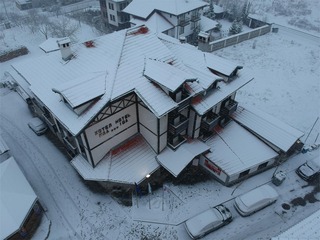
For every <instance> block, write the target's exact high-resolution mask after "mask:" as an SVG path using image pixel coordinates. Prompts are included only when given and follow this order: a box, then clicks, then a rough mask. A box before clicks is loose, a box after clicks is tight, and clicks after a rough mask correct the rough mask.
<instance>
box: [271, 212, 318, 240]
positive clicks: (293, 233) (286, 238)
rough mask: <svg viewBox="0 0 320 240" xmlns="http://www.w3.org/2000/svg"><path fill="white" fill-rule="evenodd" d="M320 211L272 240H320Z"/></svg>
mask: <svg viewBox="0 0 320 240" xmlns="http://www.w3.org/2000/svg"><path fill="white" fill-rule="evenodd" d="M319 222H320V210H318V211H316V212H315V213H313V214H311V215H310V216H309V217H307V218H305V219H304V220H302V221H301V222H299V223H297V224H296V225H294V226H292V227H291V228H289V229H288V230H287V231H285V232H283V233H281V234H280V235H279V236H277V237H273V238H272V240H317V239H320V231H319Z"/></svg>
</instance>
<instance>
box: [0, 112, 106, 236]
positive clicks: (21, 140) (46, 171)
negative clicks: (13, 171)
mask: <svg viewBox="0 0 320 240" xmlns="http://www.w3.org/2000/svg"><path fill="white" fill-rule="evenodd" d="M0 119H1V123H2V124H1V126H0V128H1V129H2V131H3V132H4V133H5V134H6V135H7V136H8V137H9V138H11V139H12V140H14V141H15V142H17V143H18V144H17V146H15V147H16V148H17V147H19V148H20V149H19V150H20V151H21V152H22V153H24V154H25V156H28V158H29V159H30V162H31V163H32V165H33V168H34V169H35V171H36V172H37V173H38V175H39V176H40V178H41V181H42V182H43V183H45V185H46V189H47V190H48V191H49V193H50V195H51V197H52V200H53V202H54V204H55V207H56V209H58V210H59V211H60V214H61V216H63V219H64V220H65V222H66V223H67V225H68V227H69V228H70V229H71V230H72V231H73V234H74V236H75V237H77V238H78V239H107V237H106V236H104V235H103V234H102V233H101V231H99V229H97V228H96V227H95V226H94V225H93V224H92V223H91V222H90V221H89V220H88V219H87V218H86V216H84V215H83V214H82V213H83V209H80V208H79V206H78V205H77V204H76V202H75V200H74V199H73V198H72V196H71V195H70V193H69V191H68V190H67V189H66V187H65V186H64V184H63V182H62V181H61V180H60V178H59V176H58V174H57V173H56V171H55V169H54V168H53V167H52V165H51V163H50V161H49V159H48V158H47V157H46V156H45V155H44V154H43V153H42V151H41V150H40V149H39V147H38V146H36V145H35V144H34V143H33V142H32V140H31V139H30V138H29V137H28V136H27V135H26V134H25V133H23V131H22V130H21V129H20V128H19V127H18V126H15V125H14V124H13V123H12V121H10V120H9V119H8V118H6V117H5V116H3V115H2V114H0ZM4 123H5V124H4ZM17 129H18V131H19V133H18V132H17ZM25 149H34V150H35V151H31V152H28V151H26V150H25ZM39 156H41V159H39ZM35 160H38V161H37V163H35ZM19 165H20V164H19ZM48 175H49V176H50V178H47V177H48ZM52 180H53V181H55V183H54V185H55V186H59V189H58V190H59V191H60V194H61V195H62V196H63V197H64V199H63V201H59V199H58V198H59V195H60V194H56V192H55V190H54V189H52V185H53V183H49V184H48V181H52ZM66 200H69V203H71V204H63V205H61V204H59V202H63V203H66ZM64 208H65V209H64ZM70 210H71V213H72V211H73V212H76V213H77V214H76V215H77V216H78V219H75V220H76V222H77V224H78V225H77V226H76V228H79V227H80V230H81V232H80V234H79V233H78V231H77V230H76V229H75V227H74V226H73V224H72V223H71V222H70V221H69V219H68V217H67V216H66V214H65V212H70ZM72 215H73V214H72ZM72 215H70V216H72ZM77 216H75V215H73V216H72V217H73V218H75V217H77ZM88 226H89V227H90V229H88V228H87V227H88ZM88 230H89V231H88ZM97 234H98V236H96V235H97Z"/></svg>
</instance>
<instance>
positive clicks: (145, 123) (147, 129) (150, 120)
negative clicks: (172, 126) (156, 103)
mask: <svg viewBox="0 0 320 240" xmlns="http://www.w3.org/2000/svg"><path fill="white" fill-rule="evenodd" d="M138 112H139V130H140V133H141V135H142V136H143V137H144V138H145V140H146V141H147V142H148V143H149V145H150V146H151V147H152V148H153V150H154V151H155V152H156V153H159V152H160V151H161V150H163V149H164V148H165V147H166V145H167V133H166V132H167V128H168V118H167V116H164V117H162V118H161V119H159V120H158V118H157V117H156V116H155V115H154V114H153V113H152V112H150V110H149V109H147V108H146V107H144V106H142V105H141V104H138Z"/></svg>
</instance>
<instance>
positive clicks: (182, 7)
mask: <svg viewBox="0 0 320 240" xmlns="http://www.w3.org/2000/svg"><path fill="white" fill-rule="evenodd" d="M207 5H208V4H207V3H206V2H204V1H200V0H188V1H186V0H133V1H132V2H131V3H130V4H129V5H128V6H127V7H126V8H125V9H123V10H122V11H123V12H126V13H128V14H131V15H134V16H138V17H141V18H144V19H146V18H147V17H148V16H149V15H150V14H151V13H152V12H153V11H155V10H158V11H161V12H166V13H169V14H172V15H175V16H178V15H180V14H183V13H187V12H190V11H192V10H194V9H198V8H202V7H205V6H207Z"/></svg>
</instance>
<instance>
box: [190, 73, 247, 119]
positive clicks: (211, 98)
mask: <svg viewBox="0 0 320 240" xmlns="http://www.w3.org/2000/svg"><path fill="white" fill-rule="evenodd" d="M252 80H253V77H251V75H250V73H249V72H247V71H246V70H241V71H239V72H238V77H237V78H236V79H234V80H233V81H231V82H227V83H226V82H223V81H221V82H219V83H218V84H217V88H216V89H214V90H212V92H209V93H208V94H207V95H205V96H203V97H202V98H201V99H199V100H198V101H194V102H193V103H192V107H193V108H194V109H195V110H196V111H197V113H198V114H200V115H203V114H205V113H206V112H207V111H208V110H209V109H210V108H212V106H214V105H216V104H218V103H219V102H221V101H223V100H224V99H225V98H226V97H227V96H229V95H230V94H232V93H233V92H235V91H237V90H238V89H240V88H241V87H243V86H244V85H246V84H247V83H249V82H250V81H252Z"/></svg>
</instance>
